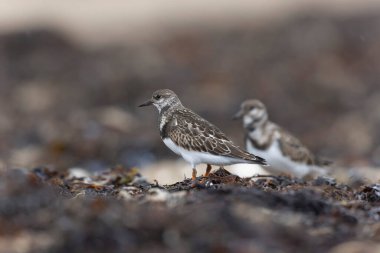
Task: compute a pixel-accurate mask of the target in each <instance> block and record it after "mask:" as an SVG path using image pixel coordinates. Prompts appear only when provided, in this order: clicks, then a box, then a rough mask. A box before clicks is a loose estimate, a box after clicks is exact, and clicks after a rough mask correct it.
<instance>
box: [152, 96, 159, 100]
mask: <svg viewBox="0 0 380 253" xmlns="http://www.w3.org/2000/svg"><path fill="white" fill-rule="evenodd" d="M153 98H154V99H156V100H159V99H160V98H161V95H155V96H154V97H153Z"/></svg>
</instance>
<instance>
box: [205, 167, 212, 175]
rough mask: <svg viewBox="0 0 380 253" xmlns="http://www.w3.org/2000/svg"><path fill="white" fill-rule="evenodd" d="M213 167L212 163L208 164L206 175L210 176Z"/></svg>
mask: <svg viewBox="0 0 380 253" xmlns="http://www.w3.org/2000/svg"><path fill="white" fill-rule="evenodd" d="M211 169H212V167H211V165H210V164H207V168H206V173H205V175H204V177H208V176H209V175H210V172H211Z"/></svg>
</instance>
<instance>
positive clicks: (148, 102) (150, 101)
mask: <svg viewBox="0 0 380 253" xmlns="http://www.w3.org/2000/svg"><path fill="white" fill-rule="evenodd" d="M152 104H153V101H152V100H151V99H149V100H148V101H146V102H145V103H143V104H141V105H139V107H144V106H149V105H152Z"/></svg>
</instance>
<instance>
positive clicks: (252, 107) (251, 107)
mask: <svg viewBox="0 0 380 253" xmlns="http://www.w3.org/2000/svg"><path fill="white" fill-rule="evenodd" d="M255 108H256V106H254V105H252V106H250V107H249V108H248V110H253V109H255Z"/></svg>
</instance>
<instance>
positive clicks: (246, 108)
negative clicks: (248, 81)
mask: <svg viewBox="0 0 380 253" xmlns="http://www.w3.org/2000/svg"><path fill="white" fill-rule="evenodd" d="M234 119H242V120H243V124H244V127H249V126H253V127H257V126H260V125H262V124H263V123H265V121H267V120H268V113H267V109H266V107H265V105H264V104H263V103H262V102H260V101H259V100H256V99H250V100H246V101H244V102H243V103H242V104H241V105H240V110H239V111H238V112H237V113H236V114H235V116H234Z"/></svg>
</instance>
